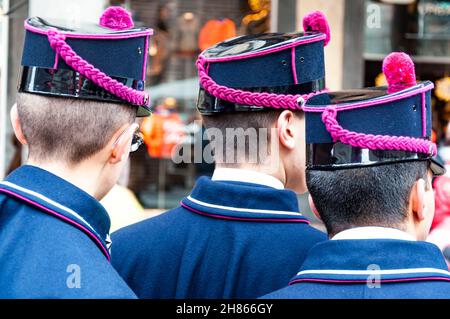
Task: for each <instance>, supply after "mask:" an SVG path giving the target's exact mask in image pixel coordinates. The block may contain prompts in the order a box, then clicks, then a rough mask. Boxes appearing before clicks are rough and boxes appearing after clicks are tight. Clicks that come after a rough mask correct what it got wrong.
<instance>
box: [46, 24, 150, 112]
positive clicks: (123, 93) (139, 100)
mask: <svg viewBox="0 0 450 319" xmlns="http://www.w3.org/2000/svg"><path fill="white" fill-rule="evenodd" d="M47 37H48V41H49V42H50V46H51V47H52V49H53V50H55V51H56V52H57V53H58V54H59V55H60V56H61V58H62V59H63V60H64V61H65V62H66V63H67V65H69V66H70V67H72V68H73V69H74V70H75V71H77V72H79V73H80V74H82V75H83V76H85V77H86V78H88V79H89V80H91V81H92V82H94V83H95V84H97V85H98V86H100V87H102V88H103V89H105V90H106V91H108V92H110V93H111V94H114V95H115V96H118V97H119V98H121V99H123V100H125V101H127V102H129V103H131V104H134V105H142V106H149V105H150V97H149V95H148V94H147V93H145V92H143V91H138V90H135V89H133V88H130V87H128V86H126V85H123V84H122V83H120V82H119V81H117V80H114V79H113V78H111V77H109V76H108V75H106V74H105V73H103V72H102V71H100V70H99V69H97V68H95V67H94V66H93V65H92V64H90V63H89V62H87V61H86V60H84V59H83V58H82V57H80V56H79V55H78V54H76V52H75V51H73V49H72V48H71V47H70V45H68V44H67V42H66V37H65V35H64V34H62V33H60V32H58V31H57V30H56V29H50V30H48V31H47Z"/></svg>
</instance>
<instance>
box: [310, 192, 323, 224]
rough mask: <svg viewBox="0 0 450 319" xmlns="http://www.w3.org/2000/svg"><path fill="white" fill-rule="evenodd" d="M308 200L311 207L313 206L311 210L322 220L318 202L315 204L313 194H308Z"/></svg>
mask: <svg viewBox="0 0 450 319" xmlns="http://www.w3.org/2000/svg"><path fill="white" fill-rule="evenodd" d="M308 202H309V207H310V208H311V211H312V212H313V213H314V215H315V216H316V217H317V218H318V219H320V220H322V218H321V217H320V214H319V212H318V211H317V208H316V204H314V200H313V198H312V196H311V194H309V195H308Z"/></svg>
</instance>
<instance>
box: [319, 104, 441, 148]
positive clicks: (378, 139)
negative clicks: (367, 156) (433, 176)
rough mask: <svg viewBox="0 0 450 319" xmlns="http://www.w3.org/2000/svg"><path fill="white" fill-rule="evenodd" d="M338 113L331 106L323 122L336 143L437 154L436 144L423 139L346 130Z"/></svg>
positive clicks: (326, 110) (323, 117)
mask: <svg viewBox="0 0 450 319" xmlns="http://www.w3.org/2000/svg"><path fill="white" fill-rule="evenodd" d="M337 112H338V110H337V108H336V107H335V106H329V107H327V108H326V109H325V110H324V111H323V113H322V121H323V123H324V124H325V127H326V129H327V131H328V132H329V133H330V134H331V137H332V138H333V141H334V142H338V141H340V142H342V143H344V144H348V145H351V146H353V147H360V148H368V149H371V150H395V151H408V152H416V153H424V154H429V155H433V156H434V155H436V153H437V147H436V144H434V143H432V142H431V141H428V140H425V139H422V138H413V137H407V136H389V135H373V134H363V133H356V132H352V131H349V130H346V129H344V128H343V127H342V126H340V125H339V123H338V121H337V119H336V117H337Z"/></svg>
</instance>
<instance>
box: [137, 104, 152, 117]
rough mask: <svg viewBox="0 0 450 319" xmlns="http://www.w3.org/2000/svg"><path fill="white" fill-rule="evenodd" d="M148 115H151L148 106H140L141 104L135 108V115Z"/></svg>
mask: <svg viewBox="0 0 450 319" xmlns="http://www.w3.org/2000/svg"><path fill="white" fill-rule="evenodd" d="M150 115H152V111H151V110H150V108H149V107H147V106H142V105H139V106H138V110H137V114H136V116H137V117H147V116H150Z"/></svg>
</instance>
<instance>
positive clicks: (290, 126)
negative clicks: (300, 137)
mask: <svg viewBox="0 0 450 319" xmlns="http://www.w3.org/2000/svg"><path fill="white" fill-rule="evenodd" d="M294 118H295V114H294V113H293V112H292V111H289V110H285V111H283V112H281V114H280V115H279V116H278V120H277V130H278V138H279V140H280V143H281V144H282V145H283V146H284V147H286V148H288V149H290V150H292V149H294V148H295V129H296V128H295V123H294Z"/></svg>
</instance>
